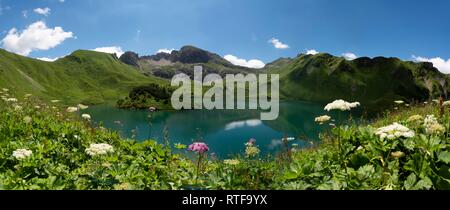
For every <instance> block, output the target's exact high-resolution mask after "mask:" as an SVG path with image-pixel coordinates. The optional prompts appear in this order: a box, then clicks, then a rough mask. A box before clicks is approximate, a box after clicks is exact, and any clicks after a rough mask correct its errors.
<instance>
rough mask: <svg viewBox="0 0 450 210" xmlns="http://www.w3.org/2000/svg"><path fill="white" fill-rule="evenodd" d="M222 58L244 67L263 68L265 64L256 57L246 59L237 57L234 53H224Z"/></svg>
mask: <svg viewBox="0 0 450 210" xmlns="http://www.w3.org/2000/svg"><path fill="white" fill-rule="evenodd" d="M223 58H225V60H227V61H229V62H230V63H232V64H234V65H237V66H244V67H248V68H254V69H260V68H264V66H266V64H264V62H262V61H260V60H257V59H252V60H248V61H247V60H245V59H242V58H238V57H236V56H234V55H225V56H224V57H223Z"/></svg>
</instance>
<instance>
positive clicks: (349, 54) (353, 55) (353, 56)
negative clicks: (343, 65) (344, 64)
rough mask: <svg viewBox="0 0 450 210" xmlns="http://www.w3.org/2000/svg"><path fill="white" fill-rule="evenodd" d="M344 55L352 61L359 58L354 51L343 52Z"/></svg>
mask: <svg viewBox="0 0 450 210" xmlns="http://www.w3.org/2000/svg"><path fill="white" fill-rule="evenodd" d="M342 57H344V58H345V59H347V60H350V61H351V60H355V59H356V58H358V56H356V55H355V54H354V53H351V52H346V53H343V54H342Z"/></svg>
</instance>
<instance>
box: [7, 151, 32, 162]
mask: <svg viewBox="0 0 450 210" xmlns="http://www.w3.org/2000/svg"><path fill="white" fill-rule="evenodd" d="M32 154H33V152H32V151H31V150H28V149H17V150H15V151H14V152H13V154H12V156H13V157H15V158H16V159H17V160H23V159H25V158H27V157H30V156H31V155H32Z"/></svg>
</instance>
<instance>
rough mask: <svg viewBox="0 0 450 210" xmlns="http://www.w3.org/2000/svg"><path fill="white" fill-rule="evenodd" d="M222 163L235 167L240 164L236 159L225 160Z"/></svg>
mask: <svg viewBox="0 0 450 210" xmlns="http://www.w3.org/2000/svg"><path fill="white" fill-rule="evenodd" d="M223 163H225V164H227V165H232V166H235V165H239V163H241V162H240V161H239V160H237V159H227V160H224V161H223Z"/></svg>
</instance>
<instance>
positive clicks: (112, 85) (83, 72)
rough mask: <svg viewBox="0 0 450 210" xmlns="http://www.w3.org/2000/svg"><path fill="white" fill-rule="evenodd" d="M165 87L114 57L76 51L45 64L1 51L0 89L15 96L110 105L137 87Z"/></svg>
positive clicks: (158, 80)
mask: <svg viewBox="0 0 450 210" xmlns="http://www.w3.org/2000/svg"><path fill="white" fill-rule="evenodd" d="M150 83H158V84H168V83H167V82H166V81H165V80H162V79H156V78H154V77H148V76H145V75H143V74H141V73H140V72H139V71H137V70H136V69H134V68H132V67H130V66H129V65H126V64H123V63H122V62H120V61H119V60H118V58H117V57H116V56H115V55H112V54H106V53H100V52H94V51H86V50H78V51H75V52H73V53H72V54H71V55H69V56H66V57H64V58H61V59H59V60H57V61H55V62H45V61H40V60H36V59H32V58H28V57H23V56H20V55H16V54H13V53H9V52H7V51H5V50H2V49H0V87H1V88H8V89H11V90H12V91H14V92H15V93H16V94H17V95H18V96H20V95H24V94H28V93H30V94H33V95H35V96H38V97H41V98H43V99H47V100H52V99H57V100H61V101H62V102H64V103H67V104H69V103H87V104H92V103H104V102H108V103H113V102H115V101H116V100H117V99H119V98H121V97H123V96H125V95H127V94H128V92H129V91H130V90H131V89H132V88H133V87H137V86H142V85H147V84H150Z"/></svg>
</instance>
